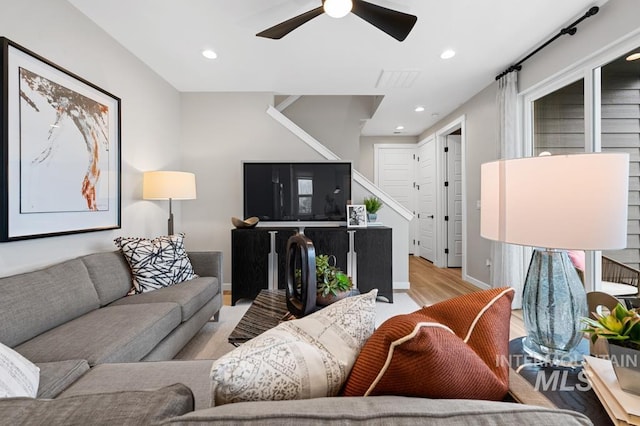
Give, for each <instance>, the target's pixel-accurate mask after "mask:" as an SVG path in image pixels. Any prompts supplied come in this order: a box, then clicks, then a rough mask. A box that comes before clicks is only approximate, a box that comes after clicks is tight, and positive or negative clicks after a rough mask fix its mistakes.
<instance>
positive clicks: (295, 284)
mask: <svg viewBox="0 0 640 426" xmlns="http://www.w3.org/2000/svg"><path fill="white" fill-rule="evenodd" d="M286 271H287V309H289V312H290V313H291V314H293V315H294V316H295V317H297V318H301V317H303V316H305V315H308V314H310V313H311V312H313V311H315V310H316V309H317V308H316V291H317V290H316V250H315V248H314V247H313V242H312V241H311V240H310V239H309V238H307V237H306V236H305V235H304V234H296V235H294V236H292V237H291V238H289V240H288V241H287V270H286Z"/></svg>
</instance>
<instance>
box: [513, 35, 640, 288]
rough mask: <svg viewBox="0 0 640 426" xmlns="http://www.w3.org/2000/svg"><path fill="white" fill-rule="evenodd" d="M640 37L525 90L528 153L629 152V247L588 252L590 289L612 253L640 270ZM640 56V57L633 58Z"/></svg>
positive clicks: (614, 256) (596, 285) (617, 259)
mask: <svg viewBox="0 0 640 426" xmlns="http://www.w3.org/2000/svg"><path fill="white" fill-rule="evenodd" d="M638 46H640V36H634V37H630V38H628V39H626V40H623V41H621V42H620V43H619V45H618V46H616V47H613V48H610V49H608V50H607V51H605V52H601V53H598V54H597V55H594V57H592V58H588V59H586V60H585V61H583V62H581V63H579V64H577V65H576V66H575V67H574V68H573V69H569V70H567V71H565V72H563V73H562V74H560V75H558V76H556V77H554V78H553V79H550V80H548V81H546V82H544V83H542V84H541V85H539V86H538V87H533V88H531V89H529V90H528V91H526V92H525V93H523V95H522V97H521V99H522V100H523V101H524V111H525V115H524V117H525V123H524V124H525V125H524V129H525V133H524V140H525V141H526V143H525V145H526V146H525V148H526V149H525V152H529V153H530V154H531V155H539V154H540V153H541V152H543V151H549V152H551V153H552V154H572V153H578V152H585V151H586V152H599V151H602V152H607V151H609V152H627V153H629V154H630V165H629V205H628V224H627V248H626V249H623V250H615V251H605V252H602V253H600V252H593V253H592V254H589V255H588V256H587V271H586V272H587V274H586V277H587V281H586V282H585V284H586V285H587V288H588V289H596V288H600V287H599V281H600V279H601V272H602V269H603V268H602V264H601V257H600V255H601V254H602V255H603V256H606V257H608V258H612V259H614V260H615V261H618V262H621V263H623V264H626V265H628V266H630V267H632V268H635V269H639V268H640V47H638ZM632 54H636V55H635V58H636V59H633V57H630V56H631V55H632Z"/></svg>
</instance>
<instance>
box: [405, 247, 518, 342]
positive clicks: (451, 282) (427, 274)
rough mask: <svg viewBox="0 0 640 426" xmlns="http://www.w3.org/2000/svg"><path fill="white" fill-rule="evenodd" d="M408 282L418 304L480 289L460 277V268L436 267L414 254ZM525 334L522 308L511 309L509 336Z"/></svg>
mask: <svg viewBox="0 0 640 426" xmlns="http://www.w3.org/2000/svg"><path fill="white" fill-rule="evenodd" d="M409 282H410V283H411V288H410V289H409V292H408V293H409V295H410V296H411V297H412V298H413V300H415V301H416V302H418V304H419V305H431V304H433V303H437V302H441V301H443V300H447V299H450V298H452V297H456V296H460V295H463V294H468V293H472V292H474V291H480V290H481V289H479V288H478V287H476V286H474V285H472V284H470V283H468V282H466V281H464V280H463V279H462V270H461V269H460V268H437V267H435V266H434V265H433V264H432V263H431V262H429V261H427V260H425V259H423V258H421V257H416V256H409ZM525 334H526V333H525V330H524V322H523V320H522V310H514V311H511V333H510V338H511V339H514V338H516V337H520V336H524V335H525Z"/></svg>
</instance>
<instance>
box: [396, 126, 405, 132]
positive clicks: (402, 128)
mask: <svg viewBox="0 0 640 426" xmlns="http://www.w3.org/2000/svg"><path fill="white" fill-rule="evenodd" d="M396 130H398V131H399V130H404V126H396Z"/></svg>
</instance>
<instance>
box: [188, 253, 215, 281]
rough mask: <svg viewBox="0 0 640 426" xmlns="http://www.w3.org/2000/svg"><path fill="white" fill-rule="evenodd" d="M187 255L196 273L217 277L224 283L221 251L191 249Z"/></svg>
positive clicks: (202, 275)
mask: <svg viewBox="0 0 640 426" xmlns="http://www.w3.org/2000/svg"><path fill="white" fill-rule="evenodd" d="M187 255H188V256H189V260H190V261H191V265H192V266H193V271H194V272H195V273H196V274H198V275H200V276H201V277H216V278H218V282H219V283H220V285H222V283H223V280H222V252H221V251H190V252H187Z"/></svg>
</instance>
